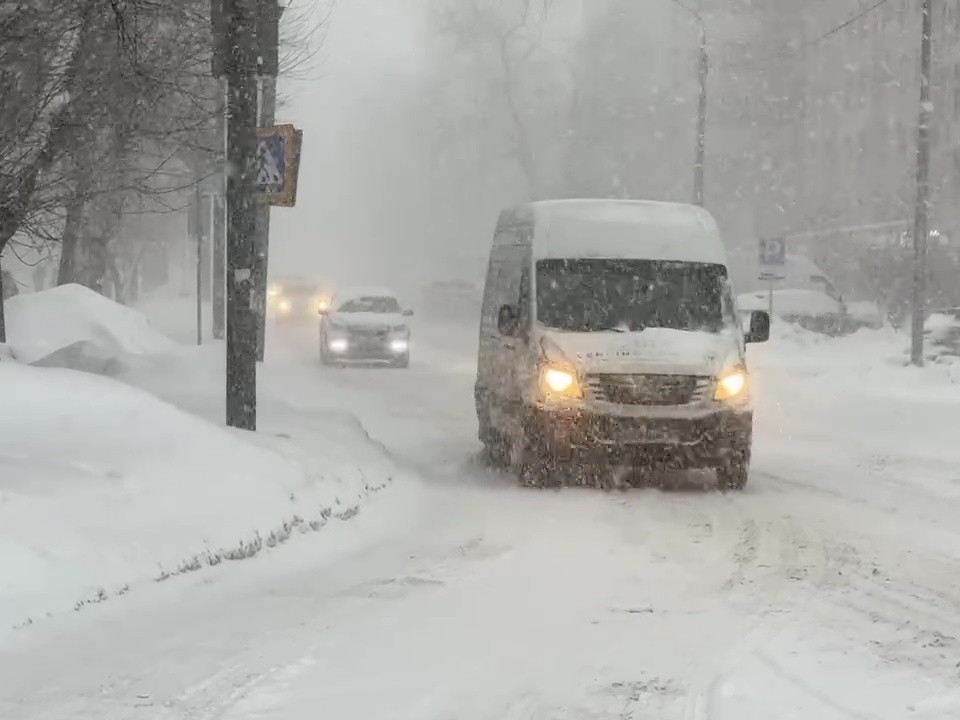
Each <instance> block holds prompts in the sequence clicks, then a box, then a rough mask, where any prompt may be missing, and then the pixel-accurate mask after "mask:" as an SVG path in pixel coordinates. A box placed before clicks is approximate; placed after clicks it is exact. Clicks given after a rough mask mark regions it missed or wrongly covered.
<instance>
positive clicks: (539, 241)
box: [528, 200, 727, 265]
mask: <svg viewBox="0 0 960 720" xmlns="http://www.w3.org/2000/svg"><path fill="white" fill-rule="evenodd" d="M528 207H529V209H530V210H531V211H532V213H533V217H534V219H535V227H536V231H535V234H534V239H533V254H534V257H536V258H538V259H542V258H571V257H583V258H589V257H595V258H644V259H649V260H677V261H681V262H703V263H716V264H719V265H726V264H727V254H726V251H725V250H724V247H723V241H722V240H721V238H720V231H719V229H718V228H717V223H716V221H715V220H714V219H713V216H712V215H710V213H708V212H707V211H706V210H704V209H703V208H699V207H695V206H693V205H683V204H680V203H665V202H654V201H645V200H554V201H548V202H539V203H532V204H530V205H529V206H528Z"/></svg>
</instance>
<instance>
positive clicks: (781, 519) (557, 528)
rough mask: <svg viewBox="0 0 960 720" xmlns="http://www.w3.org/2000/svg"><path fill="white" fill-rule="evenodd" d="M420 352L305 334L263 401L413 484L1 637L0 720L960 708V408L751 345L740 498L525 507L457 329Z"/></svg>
mask: <svg viewBox="0 0 960 720" xmlns="http://www.w3.org/2000/svg"><path fill="white" fill-rule="evenodd" d="M420 338H421V341H420V343H419V344H417V345H415V346H414V350H415V356H414V364H413V367H412V368H411V369H410V371H408V372H403V371H395V370H369V369H347V370H333V369H331V370H322V369H320V368H319V367H318V365H317V363H316V359H315V355H316V353H315V332H314V330H312V329H293V330H286V331H283V332H278V333H277V335H276V337H275V338H274V340H275V342H274V350H273V351H272V353H271V357H270V359H269V362H268V365H267V367H266V369H265V371H264V374H263V377H262V383H261V392H262V395H263V408H264V410H263V411H264V413H265V414H267V415H268V416H269V414H270V413H278V412H280V409H283V411H284V412H285V413H286V417H290V416H291V414H299V415H301V416H302V417H303V418H304V422H305V423H308V422H309V417H310V415H311V413H313V412H317V411H320V410H324V411H326V410H329V409H330V408H336V409H338V410H340V411H349V412H353V413H355V414H356V415H357V416H358V417H359V419H360V421H361V422H362V423H363V425H364V427H365V428H366V430H367V431H368V432H369V434H370V435H371V436H372V437H373V438H375V439H376V440H377V441H378V442H380V443H382V444H383V445H384V446H385V447H386V448H387V450H388V451H389V452H390V453H391V454H392V455H393V456H394V457H395V458H396V459H397V460H398V461H399V462H401V463H402V464H404V465H406V466H407V467H409V468H410V469H412V470H414V471H416V475H418V476H419V477H420V478H422V480H421V481H419V482H418V481H408V482H406V483H398V484H395V486H394V487H392V488H391V489H389V490H387V491H385V492H384V493H381V495H380V496H379V497H377V498H376V499H375V500H373V501H372V502H371V503H370V504H369V505H368V506H367V507H366V508H365V509H364V510H363V511H362V512H361V514H360V515H359V516H358V517H356V518H355V519H353V520H352V521H351V522H348V523H343V524H340V525H337V526H331V527H330V528H329V531H327V532H325V533H323V534H320V535H317V536H307V537H304V538H302V539H299V540H298V541H297V542H293V543H290V544H289V545H288V546H285V547H283V548H280V549H277V550H275V551H272V552H270V553H266V554H264V555H262V556H259V557H256V558H254V559H252V560H250V561H247V562H243V563H239V564H235V565H231V566H229V567H226V566H221V567H216V568H212V569H210V570H207V571H205V572H203V573H199V574H197V575H195V576H186V577H184V578H182V579H178V580H177V581H176V582H172V583H166V584H162V585H157V586H156V587H154V588H149V589H148V590H146V591H142V592H138V593H131V594H130V595H128V596H124V597H121V598H117V599H116V600H115V601H111V602H109V603H105V604H104V605H102V606H97V607H92V608H87V609H85V611H84V612H82V613H77V614H68V615H64V616H60V617H56V618H54V619H51V620H49V621H46V622H43V623H39V624H37V625H36V626H34V627H29V628H25V629H23V630H21V631H18V632H17V633H14V634H13V635H11V636H10V642H9V644H8V645H7V646H5V647H2V648H0V717H2V718H5V719H8V720H15V719H21V718H22V719H24V720H26V719H27V718H29V719H30V720H35V719H36V720H39V719H40V718H50V719H51V720H53V719H56V720H69V719H71V718H87V717H89V718H99V719H101V720H119V719H120V718H144V719H146V718H150V719H151V720H152V719H156V718H161V719H166V718H169V719H171V720H172V719H174V718H177V719H179V718H190V719H194V720H201V719H207V718H209V719H213V718H218V719H223V720H252V719H264V720H265V719H267V718H283V719H284V720H298V719H299V718H304V719H306V718H318V717H323V718H336V719H337V720H341V719H343V720H347V719H356V720H370V719H372V718H396V719H397V720H441V719H443V720H445V719H454V718H455V719H457V720H488V719H489V720H497V719H500V718H509V719H517V720H519V719H521V718H523V719H534V718H535V719H538V720H540V719H542V720H547V719H551V720H552V719H554V718H617V719H632V720H641V719H644V718H650V719H653V718H658V719H660V718H665V719H670V718H678V719H679V718H684V719H687V720H703V719H710V720H727V719H734V718H736V719H737V720H754V719H756V720H760V719H762V720H771V719H774V718H784V719H786V718H816V719H817V720H834V719H836V720H840V719H849V718H857V719H861V718H869V719H883V720H888V719H889V720H894V719H897V720H899V719H901V718H923V719H924V720H930V719H934V718H936V719H938V720H940V719H946V718H953V719H955V718H957V717H960V641H958V639H957V638H958V637H960V571H958V569H957V568H958V567H960V524H958V523H957V522H956V518H957V516H958V513H960V446H958V444H957V442H956V440H957V438H956V431H955V427H956V417H957V416H958V411H960V402H953V401H951V398H949V397H926V396H923V395H916V394H910V393H896V392H890V393H889V394H878V393H876V392H873V391H867V390H863V391H861V390H858V389H857V387H856V386H855V385H853V384H850V385H848V386H844V385H843V384H842V383H836V382H834V383H827V382H823V381H822V380H821V379H820V378H818V377H815V376H814V377H811V376H810V373H804V372H799V371H798V369H797V368H796V367H795V366H793V365H791V364H789V363H783V362H780V358H779V357H778V355H777V352H776V349H775V348H773V347H771V348H769V349H767V348H764V349H763V350H761V351H760V352H759V353H758V354H757V358H756V362H755V365H756V367H757V372H756V374H757V376H758V384H759V390H758V394H759V409H758V437H757V441H756V449H757V453H756V461H755V466H754V471H753V475H752V478H751V485H750V486H749V488H748V490H747V492H745V493H744V494H743V495H738V494H731V495H727V496H723V495H720V494H716V493H713V492H707V493H704V492H703V490H702V487H701V482H700V480H699V479H698V478H694V481H693V482H692V483H690V484H689V486H688V487H681V488H680V489H678V490H674V491H655V490H638V491H629V492H623V493H612V494H611V493H604V492H600V491H591V490H579V489H568V490H562V491H548V492H538V491H530V490H524V489H521V488H518V487H516V485H515V484H514V482H513V481H512V480H511V479H510V478H508V477H506V476H504V475H500V474H495V473H490V472H488V471H486V470H484V469H482V468H481V467H479V465H478V464H477V463H476V462H475V460H474V456H475V454H476V451H477V446H476V441H475V422H474V419H473V414H472V412H473V410H472V383H473V367H474V366H473V357H472V355H473V349H474V344H473V340H472V338H471V337H470V334H469V333H464V332H460V331H452V330H450V331H441V330H438V329H432V330H431V329H426V328H424V329H423V332H422V333H421V335H420ZM181 379H182V378H181ZM144 384H149V383H147V382H146V381H145V382H144ZM198 387H199V385H197V386H195V385H192V384H191V383H190V382H186V381H184V382H183V384H182V385H179V384H177V383H170V382H169V379H167V380H166V381H164V382H158V383H157V387H153V388H148V389H152V390H154V391H155V392H158V393H159V394H161V395H163V396H165V397H167V398H168V399H171V400H173V401H175V402H177V403H178V404H181V405H182V406H185V407H189V406H191V404H194V405H196V407H197V408H198V409H199V408H201V407H203V406H204V403H203V402H202V398H199V394H201V393H200V391H199V390H198ZM218 389H219V388H218V387H216V386H214V387H211V392H214V391H216V390H218ZM893 390H896V388H893ZM953 397H954V399H956V394H954V396H953ZM301 441H303V440H302V439H301Z"/></svg>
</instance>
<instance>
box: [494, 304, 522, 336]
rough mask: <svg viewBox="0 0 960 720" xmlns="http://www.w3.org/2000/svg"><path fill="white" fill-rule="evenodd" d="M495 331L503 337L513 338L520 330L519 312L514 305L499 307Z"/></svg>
mask: <svg viewBox="0 0 960 720" xmlns="http://www.w3.org/2000/svg"><path fill="white" fill-rule="evenodd" d="M497 329H498V330H499V331H500V334H501V335H503V336H504V337H515V336H516V335H517V332H518V331H519V329H520V310H519V309H518V308H517V307H515V306H514V305H501V306H500V313H499V314H498V315H497Z"/></svg>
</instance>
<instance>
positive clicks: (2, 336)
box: [0, 268, 7, 343]
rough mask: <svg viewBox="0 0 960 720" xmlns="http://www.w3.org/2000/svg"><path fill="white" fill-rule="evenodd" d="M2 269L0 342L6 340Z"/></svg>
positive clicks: (0, 275)
mask: <svg viewBox="0 0 960 720" xmlns="http://www.w3.org/2000/svg"><path fill="white" fill-rule="evenodd" d="M4 304H5V303H4V299H3V269H2V268H0V343H5V342H6V341H7V319H6V315H5V313H4Z"/></svg>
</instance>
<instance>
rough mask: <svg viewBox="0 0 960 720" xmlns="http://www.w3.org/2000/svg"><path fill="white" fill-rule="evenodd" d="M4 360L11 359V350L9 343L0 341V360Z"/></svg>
mask: <svg viewBox="0 0 960 720" xmlns="http://www.w3.org/2000/svg"><path fill="white" fill-rule="evenodd" d="M4 360H13V352H12V351H11V350H10V346H9V345H6V344H4V343H0V362H3V361H4Z"/></svg>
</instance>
